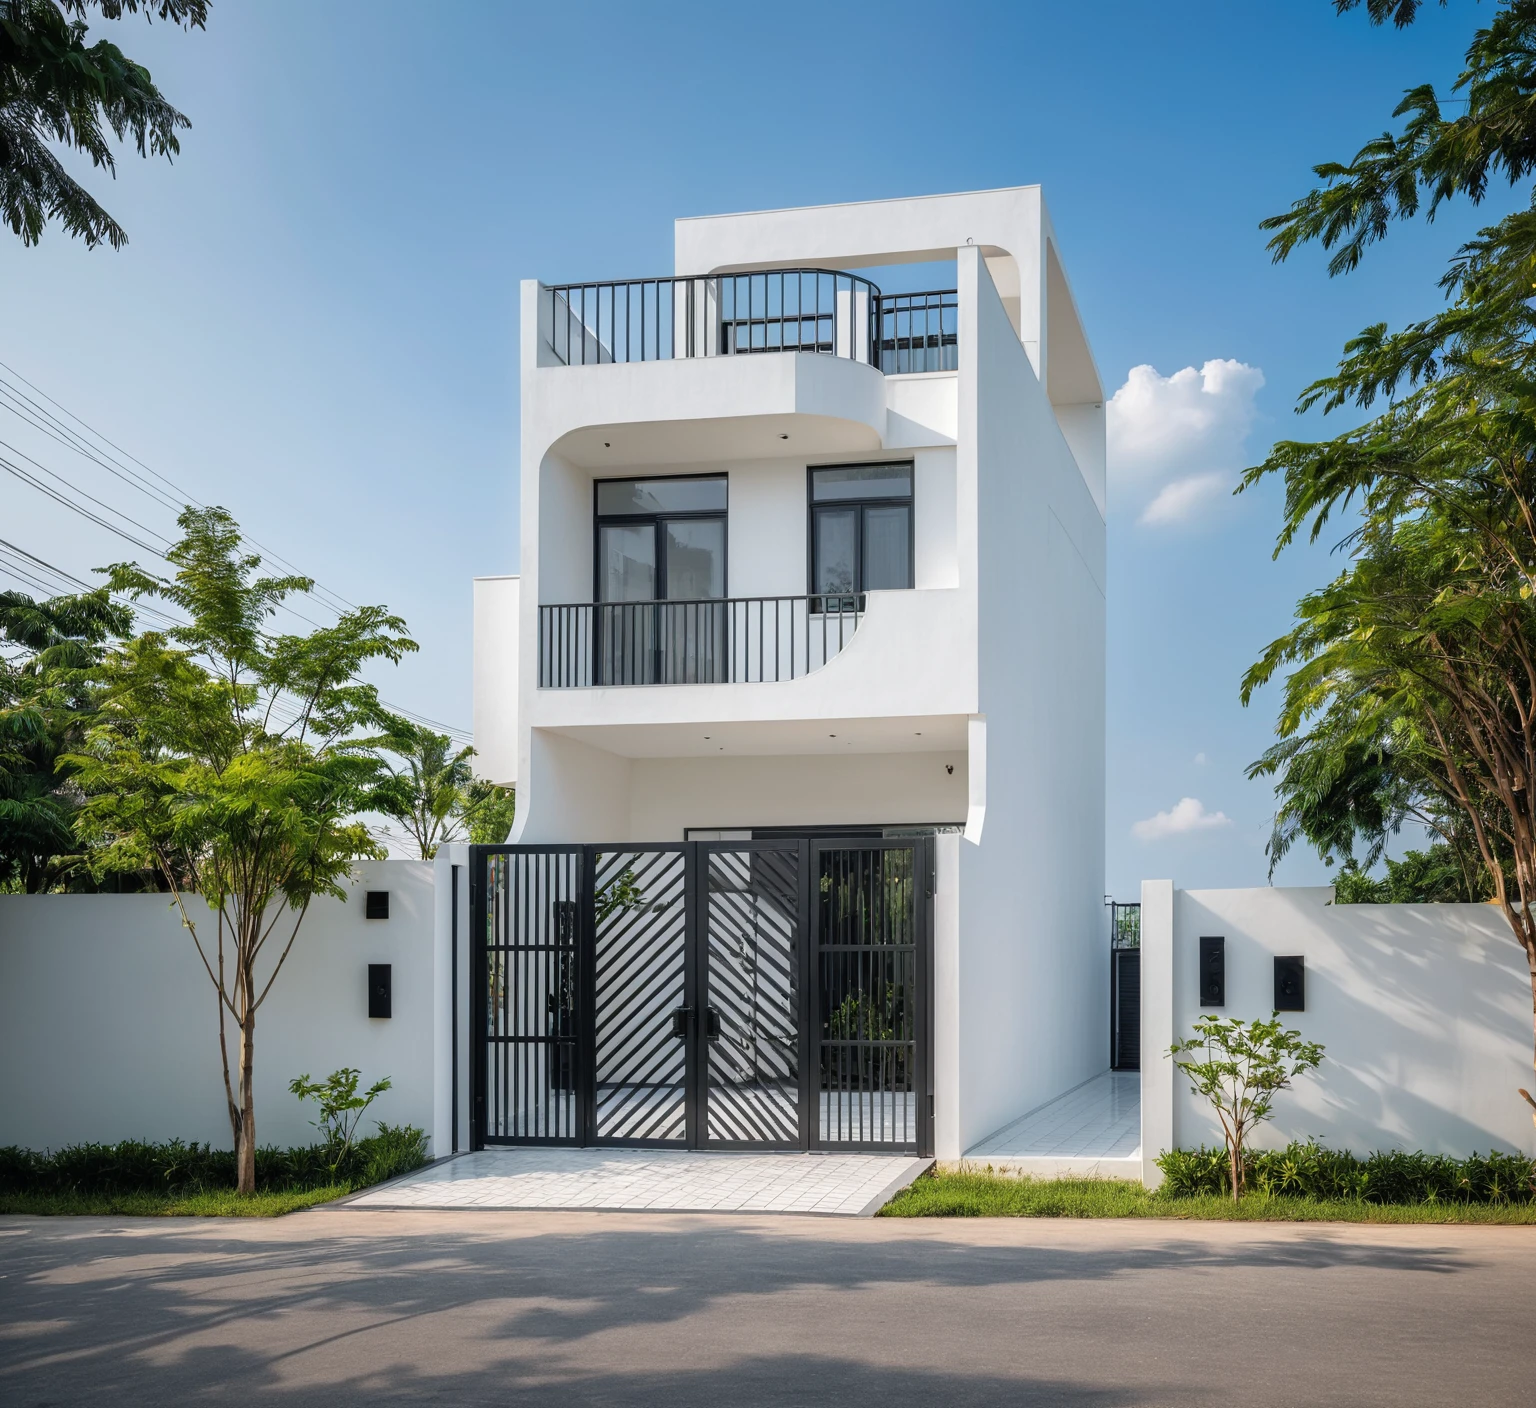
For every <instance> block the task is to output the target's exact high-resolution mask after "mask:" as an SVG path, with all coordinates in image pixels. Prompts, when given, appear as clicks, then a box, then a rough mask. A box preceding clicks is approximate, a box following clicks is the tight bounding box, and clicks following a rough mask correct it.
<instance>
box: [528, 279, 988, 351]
mask: <svg viewBox="0 0 1536 1408" xmlns="http://www.w3.org/2000/svg"><path fill="white" fill-rule="evenodd" d="M542 297H543V298H544V299H545V300H547V301H546V303H545V306H544V308H543V309H541V320H542V318H547V319H548V322H547V324H546V326H545V330H544V331H545V337H546V339H547V341H548V342H549V345H550V348H551V349H552V350H553V352H554V354H555V357H556V358H557V359H558V360H559V361H560V362H561V363H563V364H564V365H566V366H597V365H602V364H605V363H623V362H657V361H672V360H680V359H684V358H693V357H739V356H747V355H752V354H756V353H763V352H811V353H819V354H821V355H823V356H829V357H846V358H849V359H851V360H853V361H859V362H864V363H867V364H868V365H870V366H874V367H878V368H879V369H880V370H881V371H883V372H886V373H888V374H898V373H908V372H938V371H954V370H955V368H956V366H957V364H958V363H957V358H958V351H959V338H958V318H959V304H958V298H957V295H956V291H955V290H954V289H939V290H934V291H932V292H927V293H899V294H883V293H881V291H880V290H879V288H878V287H876V285H874V284H873V283H871V282H870V281H869V280H868V279H864V278H860V277H859V276H858V275H856V274H843V273H837V272H834V271H832V270H827V269H771V270H761V271H756V272H747V273H739V274H709V275H697V276H691V277H678V278H655V279H630V280H626V281H620V282H614V283H581V284H559V285H556V286H554V287H552V288H547V289H544V290H542Z"/></svg>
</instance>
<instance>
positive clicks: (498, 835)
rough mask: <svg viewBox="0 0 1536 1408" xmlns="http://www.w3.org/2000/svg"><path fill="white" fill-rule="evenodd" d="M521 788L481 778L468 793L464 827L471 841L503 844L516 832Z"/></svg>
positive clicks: (488, 844) (470, 785)
mask: <svg viewBox="0 0 1536 1408" xmlns="http://www.w3.org/2000/svg"><path fill="white" fill-rule="evenodd" d="M516 814H517V791H516V789H515V788H511V787H502V786H500V785H498V784H497V783H494V782H487V781H486V780H485V779H484V778H483V777H477V778H476V779H475V780H474V781H473V782H472V783H470V784H469V788H468V790H467V791H466V792H465V794H464V827H465V831H466V832H467V834H468V836H469V840H470V843H471V844H472V845H476V846H499V845H500V844H501V843H502V842H503V841H505V840H506V839H507V837H508V836H509V835H511V833H512V821H513V818H514V817H515V816H516Z"/></svg>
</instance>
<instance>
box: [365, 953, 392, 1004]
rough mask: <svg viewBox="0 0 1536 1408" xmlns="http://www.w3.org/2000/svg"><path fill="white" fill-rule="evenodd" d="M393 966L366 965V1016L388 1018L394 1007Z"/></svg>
mask: <svg viewBox="0 0 1536 1408" xmlns="http://www.w3.org/2000/svg"><path fill="white" fill-rule="evenodd" d="M393 967H394V965H393V964H389V963H370V964H369V965H368V1015H369V1016H370V1017H388V1016H389V1015H390V1009H391V1007H392V1006H393V1005H394V987H395V982H394V972H393Z"/></svg>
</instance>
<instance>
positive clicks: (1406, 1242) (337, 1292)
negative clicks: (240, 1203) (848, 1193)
mask: <svg viewBox="0 0 1536 1408" xmlns="http://www.w3.org/2000/svg"><path fill="white" fill-rule="evenodd" d="M1533 1284H1536V1228H1529V1227H1521V1228H1514V1227H1509V1228H1488V1227H1462V1228H1453V1227H1423V1226H1420V1227H1400V1228H1393V1227H1357V1226H1342V1225H1337V1226H1315V1225H1314V1226H1287V1225H1278V1224H1268V1225H1262V1224H1261V1225H1233V1224H1224V1223H1187V1222H1180V1223H1146V1222H1108V1221H1106V1222H1069V1221H1054V1220H1053V1221H1043V1220H1020V1221H981V1220H976V1221H968V1220H957V1221H922V1222H917V1221H895V1220H873V1221H870V1220H857V1221H856V1220H851V1219H830V1218H827V1219H816V1218H787V1217H767V1216H758V1217H727V1216H697V1215H695V1216H676V1215H650V1216H647V1215H643V1214H601V1213H482V1212H430V1213H399V1212H364V1211H359V1210H351V1211H349V1210H346V1209H336V1210H327V1209H317V1210H314V1211H311V1212H306V1213H300V1214H296V1215H294V1216H291V1217H287V1218H283V1219H280V1220H276V1221H270V1222H268V1221H255V1220H253V1221H249V1222H244V1221H242V1222H231V1221H201V1220H198V1221H193V1220H186V1221H180V1220H178V1221H158V1220H155V1221H151V1220H142V1221H133V1220H128V1219H105V1218H101V1219H98V1218H89V1219H87V1218H76V1219H64V1218H60V1219H33V1218H0V1403H4V1404H5V1405H7V1408H23V1405H27V1406H28V1408H30V1406H31V1405H43V1404H58V1405H75V1404H95V1403H112V1404H167V1403H170V1404H178V1403H199V1402H204V1401H209V1402H219V1403H240V1404H252V1405H260V1404H274V1405H282V1408H289V1405H293V1406H294V1408H297V1405H309V1404H314V1405H324V1406H325V1408H337V1405H349V1404H360V1403H370V1404H397V1403H399V1404H418V1403H434V1404H435V1403H441V1404H518V1405H522V1404H532V1405H543V1404H562V1405H570V1404H665V1405H669V1408H678V1405H693V1404H700V1405H703V1404H708V1405H715V1404H727V1403H729V1404H819V1403H832V1402H838V1403H848V1404H857V1405H860V1408H868V1406H869V1405H880V1408H884V1405H902V1404H924V1405H949V1404H1071V1405H1111V1404H1114V1405H1118V1404H1186V1403H1187V1404H1206V1403H1210V1404H1215V1403H1221V1404H1225V1405H1233V1404H1240V1405H1250V1404H1252V1405H1267V1404H1374V1403H1390V1404H1394V1405H1398V1406H1399V1408H1401V1405H1409V1404H1435V1405H1442V1404H1453V1403H1454V1404H1476V1405H1485V1404H1532V1403H1536V1339H1533V1338H1532V1334H1531V1320H1530V1305H1531V1287H1532V1285H1533Z"/></svg>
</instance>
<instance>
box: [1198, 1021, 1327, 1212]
mask: <svg viewBox="0 0 1536 1408" xmlns="http://www.w3.org/2000/svg"><path fill="white" fill-rule="evenodd" d="M1168 1054H1169V1056H1171V1057H1172V1058H1173V1064H1174V1065H1175V1066H1177V1067H1178V1068H1179V1070H1181V1071H1182V1072H1183V1073H1184V1074H1185V1075H1186V1076H1188V1077H1189V1088H1190V1093H1191V1094H1192V1095H1203V1096H1205V1098H1206V1099H1207V1100H1209V1101H1210V1102H1211V1107H1212V1108H1213V1109H1214V1110H1215V1111H1216V1116H1217V1118H1218V1119H1219V1120H1220V1121H1221V1130H1222V1134H1223V1135H1224V1136H1225V1137H1226V1141H1227V1161H1228V1163H1229V1165H1230V1166H1231V1170H1232V1201H1233V1202H1236V1201H1237V1200H1238V1199H1239V1198H1240V1197H1242V1195H1243V1190H1244V1187H1245V1185H1246V1166H1245V1157H1246V1149H1247V1142H1248V1138H1249V1136H1250V1135H1251V1134H1252V1133H1253V1130H1254V1128H1255V1127H1256V1126H1258V1125H1260V1124H1262V1123H1263V1122H1264V1121H1265V1120H1267V1119H1269V1117H1270V1114H1271V1106H1272V1105H1273V1104H1274V1099H1275V1096H1276V1094H1278V1093H1279V1092H1280V1091H1282V1090H1284V1089H1286V1088H1287V1087H1288V1086H1289V1085H1290V1083H1291V1077H1292V1076H1298V1075H1301V1074H1302V1073H1303V1072H1304V1071H1310V1070H1312V1069H1313V1068H1314V1067H1316V1066H1317V1065H1318V1064H1319V1063H1320V1062H1321V1061H1322V1059H1323V1048H1322V1046H1321V1045H1320V1044H1319V1043H1318V1042H1315V1041H1303V1040H1302V1039H1301V1033H1300V1032H1295V1031H1290V1030H1289V1029H1287V1028H1286V1027H1283V1026H1282V1025H1281V1024H1280V1014H1279V1013H1278V1012H1276V1013H1274V1014H1273V1015H1272V1016H1271V1017H1270V1019H1269V1020H1268V1021H1267V1022H1266V1021H1257V1020H1256V1021H1253V1022H1244V1021H1242V1020H1241V1019H1239V1018H1237V1017H1217V1016H1215V1015H1207V1016H1204V1017H1200V1018H1198V1019H1197V1020H1196V1022H1195V1034H1194V1036H1192V1037H1190V1038H1189V1040H1187V1041H1176V1042H1174V1044H1173V1045H1172V1046H1170V1047H1169V1048H1168ZM1181 1056H1183V1057H1188V1058H1190V1059H1186V1060H1180V1059H1179V1058H1180V1057H1181Z"/></svg>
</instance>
